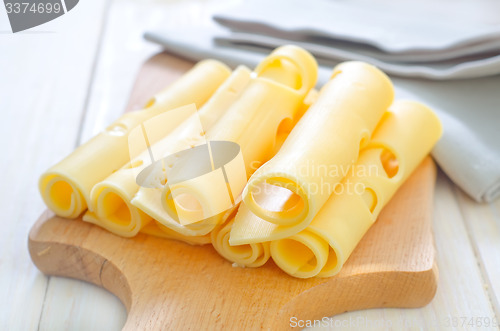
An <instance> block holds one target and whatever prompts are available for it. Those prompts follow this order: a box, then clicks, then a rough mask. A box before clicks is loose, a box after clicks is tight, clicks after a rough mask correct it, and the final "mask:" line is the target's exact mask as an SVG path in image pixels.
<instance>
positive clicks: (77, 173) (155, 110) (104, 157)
mask: <svg viewBox="0 0 500 331" xmlns="http://www.w3.org/2000/svg"><path fill="white" fill-rule="evenodd" d="M230 73H231V71H230V69H229V68H228V67H227V66H226V65H224V64H223V63H221V62H218V61H214V60H205V61H201V62H199V63H198V64H197V65H196V66H194V67H193V68H192V69H191V70H190V71H189V72H187V73H186V74H185V75H184V76H182V77H181V78H180V79H179V80H177V81H176V82H174V83H173V84H172V85H170V86H169V87H167V88H166V89H165V90H163V91H161V92H160V93H159V94H158V95H157V96H156V97H154V98H153V99H152V100H151V101H149V102H148V105H149V107H147V108H146V109H144V110H140V111H134V112H130V113H127V114H125V115H123V116H122V117H121V118H120V119H118V120H117V121H115V122H114V123H113V124H111V125H110V126H109V127H108V128H107V129H106V130H105V131H104V132H102V133H100V134H98V135H97V136H95V137H94V138H92V139H91V140H89V141H87V142H86V143H84V144H83V145H81V146H80V147H78V148H77V149H76V150H75V151H73V152H72V153H71V154H70V155H69V156H67V157H66V158H64V159H63V160H62V161H60V162H59V163H57V164H56V165H54V166H53V167H51V168H50V169H49V170H47V171H46V172H45V173H44V174H42V176H41V177H40V180H39V189H40V193H41V196H42V198H43V200H44V202H45V204H46V205H47V206H48V207H49V208H50V209H51V210H52V211H54V212H55V213H56V214H57V215H59V216H62V217H67V218H76V217H78V216H79V215H80V214H81V213H82V212H83V211H85V209H87V206H88V204H89V201H90V192H91V190H92V188H93V187H94V185H95V184H97V183H98V182H99V181H101V180H103V179H105V178H106V177H107V176H109V175H110V174H111V173H112V172H113V171H115V170H117V169H120V168H121V167H122V166H123V165H124V164H125V163H127V161H129V160H130V155H129V148H128V147H129V144H128V133H129V132H130V130H132V129H133V128H134V127H136V126H137V125H139V124H141V123H143V122H144V121H146V120H147V119H150V118H152V117H154V116H157V115H159V114H161V113H163V112H165V111H167V110H170V109H174V108H177V107H180V106H183V105H186V104H190V103H195V104H196V106H197V107H201V106H202V105H203V104H204V103H205V102H206V101H207V100H208V98H210V96H211V95H212V94H213V92H215V90H216V89H217V88H218V87H219V86H220V85H221V84H222V83H223V82H224V80H226V79H227V77H229V75H230Z"/></svg>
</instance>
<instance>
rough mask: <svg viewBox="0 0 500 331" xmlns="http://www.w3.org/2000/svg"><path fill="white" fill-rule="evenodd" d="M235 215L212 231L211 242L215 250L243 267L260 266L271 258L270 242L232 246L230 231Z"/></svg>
mask: <svg viewBox="0 0 500 331" xmlns="http://www.w3.org/2000/svg"><path fill="white" fill-rule="evenodd" d="M233 221H234V215H233V216H232V217H231V218H230V219H229V220H228V221H227V222H226V223H225V224H223V225H220V226H218V227H216V228H215V229H214V230H213V231H212V232H211V242H212V245H213V246H214V248H215V250H216V251H217V252H218V253H219V254H220V255H221V256H222V257H224V258H225V259H226V260H228V261H231V262H233V263H236V264H237V265H238V266H243V267H260V266H262V265H264V264H265V263H266V262H267V261H268V260H269V258H270V256H271V254H270V251H269V244H270V243H269V242H264V243H255V244H245V245H236V246H232V245H230V244H229V233H230V231H231V228H232V225H233Z"/></svg>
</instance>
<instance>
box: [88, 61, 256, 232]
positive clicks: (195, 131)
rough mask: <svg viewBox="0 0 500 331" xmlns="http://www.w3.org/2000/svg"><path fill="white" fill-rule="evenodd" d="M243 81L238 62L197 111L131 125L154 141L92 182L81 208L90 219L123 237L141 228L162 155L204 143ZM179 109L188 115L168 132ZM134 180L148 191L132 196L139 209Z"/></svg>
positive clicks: (161, 173)
mask: <svg viewBox="0 0 500 331" xmlns="http://www.w3.org/2000/svg"><path fill="white" fill-rule="evenodd" d="M249 80H250V70H249V69H248V68H246V67H244V66H240V67H238V68H237V69H236V70H235V71H234V72H233V73H232V75H231V76H230V77H229V78H228V79H227V80H226V81H225V82H224V83H223V84H222V85H221V86H220V87H219V88H218V89H217V91H215V93H214V94H213V96H212V97H211V98H210V99H209V100H208V101H207V102H206V103H205V104H204V105H203V106H202V107H201V109H200V110H199V111H198V112H197V111H196V107H195V106H194V105H189V106H184V107H180V108H177V109H174V110H170V111H169V112H167V113H164V114H161V115H158V116H156V117H153V118H151V119H149V120H147V121H145V122H144V124H143V125H142V128H140V127H138V128H137V130H134V131H133V132H132V133H131V135H133V134H135V133H137V134H138V135H143V134H144V136H145V137H148V140H149V141H151V140H157V142H156V143H155V144H153V145H152V146H149V148H147V149H146V150H144V149H145V148H146V147H147V146H146V144H144V148H142V149H143V152H142V153H140V154H139V155H138V156H137V157H135V158H134V159H132V161H130V162H129V163H128V164H126V165H125V166H123V167H122V168H121V169H119V170H117V171H116V172H114V173H112V174H111V175H109V176H108V177H107V178H106V179H104V180H102V181H100V182H99V183H97V184H96V185H95V186H94V188H93V189H92V192H91V197H90V205H89V211H88V212H87V214H88V213H92V214H93V216H92V220H95V219H97V220H99V221H98V222H97V224H98V225H99V226H101V227H104V228H105V229H107V230H108V231H111V232H113V233H115V234H117V235H120V236H124V237H131V236H135V235H136V234H137V233H138V232H139V231H140V230H141V228H142V227H144V226H146V225H147V224H148V223H149V222H151V220H152V217H151V216H153V217H154V215H155V213H154V212H151V210H150V209H152V208H154V206H155V202H160V199H161V192H162V190H161V188H162V187H163V185H164V183H165V180H166V179H165V173H166V169H165V168H167V167H168V166H169V164H167V163H166V162H167V160H166V159H164V156H165V155H170V154H172V153H175V152H178V151H180V150H183V149H186V148H190V147H192V146H194V145H199V144H203V143H204V142H205V138H204V129H207V128H210V127H211V126H212V125H213V123H214V122H215V121H216V120H217V119H218V118H219V117H220V116H221V115H222V114H223V113H224V112H225V111H226V110H227V109H228V107H229V106H230V105H231V104H232V102H234V100H235V99H237V98H238V96H239V94H240V93H241V91H242V90H243V89H244V87H245V86H246V85H247V84H248V82H249ZM183 114H188V115H189V114H190V116H188V117H187V119H185V120H184V121H181V123H180V124H179V125H177V126H176V127H175V128H174V127H172V130H170V132H168V130H167V129H168V126H172V125H171V124H172V122H176V120H177V119H179V118H181V117H182V116H183ZM142 129H144V130H142ZM165 131H167V134H166V135H165V136H164V137H163V138H162V139H159V140H158V139H151V137H154V136H155V135H160V134H161V133H162V132H163V133H165ZM137 141H140V139H133V141H132V143H131V145H130V149H131V150H133V149H135V150H139V149H140V147H137V146H135V145H137V144H135V142H137ZM131 153H132V152H131ZM151 158H154V160H152V159H151ZM155 160H156V161H155ZM138 181H140V183H138ZM139 184H141V185H143V186H145V187H143V189H144V190H146V191H149V194H148V196H149V199H151V200H146V201H144V200H143V199H141V198H142V197H144V196H145V195H144V194H139V195H138V197H139V199H138V200H140V201H136V202H137V205H140V206H141V207H142V208H143V209H144V211H143V210H141V209H139V208H138V207H137V205H134V204H132V203H131V201H132V199H133V198H134V197H135V196H136V194H137V193H138V191H139V189H140V188H141V187H140V186H139ZM151 205H153V207H151ZM87 214H85V215H84V216H83V220H84V221H87V220H88V221H90V220H91V219H90V218H89V217H87Z"/></svg>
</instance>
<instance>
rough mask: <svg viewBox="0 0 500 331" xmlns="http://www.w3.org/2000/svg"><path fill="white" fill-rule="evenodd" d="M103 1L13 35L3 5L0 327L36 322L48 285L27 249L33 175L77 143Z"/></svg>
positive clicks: (34, 209)
mask: <svg viewBox="0 0 500 331" xmlns="http://www.w3.org/2000/svg"><path fill="white" fill-rule="evenodd" d="M102 10H103V3H102V2H101V1H98V0H86V1H83V2H81V3H80V4H79V5H78V6H77V7H75V9H73V10H72V11H71V12H69V13H68V14H66V15H64V16H62V17H60V18H58V19H56V20H54V21H52V22H49V23H47V24H45V25H43V26H40V27H37V28H34V29H33V30H31V31H28V32H25V33H18V34H15V35H14V34H11V33H9V32H7V31H8V30H10V28H9V26H8V21H7V17H6V14H5V11H4V10H0V30H1V31H3V32H2V33H0V45H1V51H0V111H1V113H2V114H3V118H2V120H1V121H0V150H2V162H0V173H1V174H2V177H1V179H2V180H1V185H0V210H2V217H3V219H2V231H1V232H0V247H1V256H0V328H1V329H2V330H33V329H36V328H37V327H38V322H39V319H40V314H41V311H42V305H43V301H44V297H45V293H46V288H47V277H45V276H43V275H42V274H41V273H40V272H39V271H38V270H37V269H36V267H35V266H34V265H33V263H32V262H31V260H30V258H29V255H28V250H27V247H26V242H27V235H28V231H29V229H30V228H31V226H32V224H33V223H34V222H35V220H36V219H37V218H38V216H39V215H40V213H41V212H42V211H43V210H44V208H45V207H44V206H43V203H42V200H41V199H40V197H39V193H38V190H37V181H38V176H39V175H40V174H41V172H42V171H44V170H45V169H46V168H48V167H49V166H50V165H51V164H52V163H54V162H55V161H57V160H58V159H60V158H61V157H63V156H64V155H65V154H67V153H69V152H70V151H71V150H72V149H73V148H74V146H75V142H76V140H77V139H76V136H77V132H78V128H79V126H80V123H81V117H82V111H83V108H84V107H83V105H84V103H85V99H86V96H87V87H88V85H89V81H90V77H91V72H92V70H91V68H92V66H93V59H94V56H95V50H96V45H97V40H98V38H99V30H100V29H99V28H100V25H99V24H98V22H97V23H96V22H91V21H89V19H88V17H98V16H99V15H100V13H101V12H102Z"/></svg>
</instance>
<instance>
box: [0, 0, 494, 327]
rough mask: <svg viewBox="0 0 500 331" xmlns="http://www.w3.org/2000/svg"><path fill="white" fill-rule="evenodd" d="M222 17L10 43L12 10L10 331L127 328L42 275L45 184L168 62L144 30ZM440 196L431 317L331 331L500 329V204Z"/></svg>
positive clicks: (140, 17)
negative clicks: (141, 80)
mask: <svg viewBox="0 0 500 331" xmlns="http://www.w3.org/2000/svg"><path fill="white" fill-rule="evenodd" d="M218 6H220V4H215V3H210V2H205V1H182V2H181V1H158V0H157V1H152V0H148V1H140V2H139V1H133V0H113V1H111V0H106V1H103V0H82V1H80V3H79V4H78V6H77V7H75V9H73V10H72V11H71V12H69V13H68V14H66V15H64V16H63V17H61V18H59V19H57V20H55V21H53V22H50V23H48V24H45V25H43V26H40V27H38V28H35V29H33V30H32V31H30V32H25V33H19V34H16V35H13V34H11V33H9V32H7V31H9V30H10V29H9V26H8V22H7V17H6V14H5V11H4V10H3V9H1V8H0V113H1V114H2V120H0V150H1V151H2V154H1V155H2V160H1V162H0V167H1V170H0V174H1V181H0V210H1V212H2V213H3V215H4V216H3V217H2V221H1V224H2V229H3V230H2V231H0V248H1V252H0V329H1V330H35V329H36V330H119V329H120V328H121V326H122V325H123V324H124V321H125V318H126V312H125V308H124V306H123V305H122V304H121V303H120V302H119V301H118V299H117V298H115V297H114V296H113V295H112V294H109V293H107V292H106V291H104V290H102V289H100V288H97V287H95V286H93V285H90V284H87V283H83V282H80V281H76V280H71V279H64V278H58V277H46V276H44V275H43V274H41V273H40V272H39V271H38V270H37V269H36V268H35V266H34V265H33V264H32V262H31V260H30V258H29V256H28V250H27V247H26V242H27V235H28V231H29V229H30V227H31V225H32V224H33V222H34V221H35V220H36V219H37V217H38V216H39V214H40V213H41V212H42V211H43V210H44V208H45V207H44V205H43V203H42V200H41V199H40V197H39V194H38V189H37V180H38V177H39V175H40V174H41V173H42V171H44V170H45V169H46V168H48V167H49V166H50V165H52V164H53V163H54V162H55V161H56V160H59V159H60V158H62V157H63V156H65V155H66V154H68V153H69V152H70V151H72V150H73V149H74V148H75V146H77V145H78V144H79V143H81V142H82V141H85V140H87V139H88V138H90V137H91V136H92V135H94V134H95V133H97V132H99V131H100V130H101V129H103V128H104V127H105V126H106V124H107V123H110V122H111V121H112V120H113V119H115V118H117V117H118V116H119V114H120V113H121V112H122V111H123V108H124V106H125V104H126V101H127V98H128V93H129V91H130V89H131V87H132V84H133V81H134V76H135V74H136V72H137V70H138V68H139V66H140V65H141V64H142V62H143V61H144V60H146V59H147V58H148V57H149V56H151V55H152V54H154V53H156V52H158V51H159V50H160V49H159V48H158V47H157V46H154V45H151V44H149V43H147V42H145V41H143V39H142V33H143V31H144V30H146V29H151V28H158V27H169V26H174V25H177V26H187V25H189V24H191V23H192V22H197V23H198V24H200V22H201V24H203V22H205V21H206V20H207V19H208V17H209V15H208V14H209V13H210V12H211V11H213V10H216V9H217V8H218ZM436 190H437V191H436V199H435V220H434V233H435V242H436V249H437V263H438V266H439V271H440V277H439V287H438V291H437V294H436V297H435V298H434V300H433V301H432V302H431V303H430V304H429V305H428V306H426V307H424V308H422V309H374V310H367V311H358V312H351V313H346V314H342V315H339V316H336V317H335V318H334V319H333V321H332V322H331V323H330V324H332V325H334V326H335V325H337V326H338V325H340V326H343V328H345V329H360V328H363V326H366V327H373V328H374V329H385V328H386V327H387V326H392V328H393V329H395V330H398V329H403V328H404V329H408V328H411V329H426V330H427V329H448V328H449V329H464V328H465V329H475V328H476V327H478V326H479V325H478V324H479V323H481V322H482V324H483V329H494V328H493V327H491V326H490V327H484V324H485V323H486V321H487V320H489V321H492V320H493V319H494V318H496V319H497V322H498V321H499V319H500V201H496V202H494V203H491V204H483V205H481V204H477V203H475V202H473V201H472V200H470V199H469V198H468V197H467V196H465V195H464V194H463V193H462V192H461V191H460V190H459V189H457V188H456V187H455V186H454V185H453V184H452V183H451V182H450V180H449V179H448V178H447V177H446V176H445V175H444V174H442V173H439V176H438V182H437V188H436ZM464 321H465V324H464V325H463V323H464ZM471 321H472V322H471ZM363 323H364V324H363ZM469 323H471V324H469ZM462 325H463V327H462Z"/></svg>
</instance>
